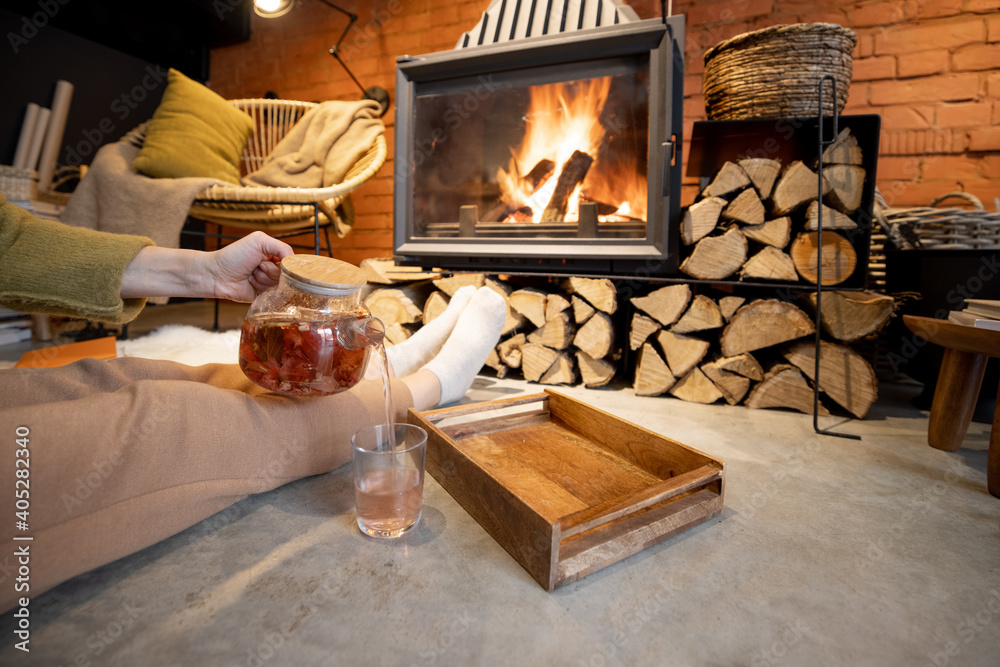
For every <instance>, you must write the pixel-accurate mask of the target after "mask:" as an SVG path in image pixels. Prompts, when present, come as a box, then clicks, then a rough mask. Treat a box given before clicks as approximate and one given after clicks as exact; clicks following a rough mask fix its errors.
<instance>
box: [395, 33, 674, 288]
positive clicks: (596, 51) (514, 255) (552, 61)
mask: <svg viewBox="0 0 1000 667" xmlns="http://www.w3.org/2000/svg"><path fill="white" fill-rule="evenodd" d="M630 57H645V58H648V59H649V70H650V71H649V75H650V99H649V119H648V120H649V124H648V128H649V137H648V182H649V188H648V189H649V193H648V204H647V205H648V211H647V216H646V219H647V222H646V236H645V238H636V239H628V238H575V239H566V238H532V239H531V240H530V241H528V240H526V239H524V238H523V237H521V238H518V237H508V238H496V237H494V238H489V239H470V238H468V237H466V238H421V237H417V236H415V234H414V233H413V227H414V221H413V204H412V203H413V201H414V174H415V169H416V168H417V167H416V165H417V155H416V147H415V143H414V131H415V127H414V125H415V102H416V98H417V95H418V94H419V93H420V92H421V88H422V87H423V88H424V89H426V88H427V87H432V86H440V85H442V82H447V81H449V80H459V79H469V78H475V77H479V76H486V75H489V74H496V73H499V72H516V71H522V70H523V71H529V70H531V69H540V70H541V71H545V70H544V69H543V68H547V70H548V71H550V72H551V71H553V70H556V69H562V68H566V69H567V71H569V69H571V68H578V69H579V71H580V72H581V74H583V75H585V74H586V72H587V69H586V67H587V64H588V63H600V62H608V61H611V60H613V59H615V58H630ZM683 74H684V17H683V16H677V17H672V18H669V19H667V20H666V21H661V20H659V19H654V20H647V21H638V22H633V23H627V24H618V25H612V26H606V27H600V28H594V29H591V30H583V31H576V32H572V33H565V34H555V35H545V36H540V37H532V38H527V39H523V40H516V41H511V42H504V43H501V44H497V45H492V46H479V47H475V48H471V49H460V50H456V51H448V52H442V53H434V54H429V55H424V56H419V57H410V56H402V57H400V58H399V59H398V60H397V67H396V128H395V129H396V139H395V153H394V157H393V160H394V199H393V218H394V225H393V228H394V233H393V247H394V251H395V256H396V261H397V262H399V263H400V264H409V265H424V266H430V265H433V266H436V267H440V268H448V269H458V270H473V269H476V270H485V271H491V272H500V271H510V272H525V273H544V274H552V273H575V274H583V273H586V274H601V275H611V276H614V275H624V274H631V273H632V272H633V271H634V269H635V266H636V265H637V264H641V265H646V266H648V267H650V269H651V271H652V272H653V273H667V274H669V273H673V272H674V271H675V270H676V266H677V252H676V249H677V248H678V243H679V238H678V231H677V227H678V225H677V221H678V220H679V217H680V196H681V178H682V168H681V150H680V147H681V145H682V141H683V95H684V90H683V89H684V77H683ZM455 222H457V221H455Z"/></svg>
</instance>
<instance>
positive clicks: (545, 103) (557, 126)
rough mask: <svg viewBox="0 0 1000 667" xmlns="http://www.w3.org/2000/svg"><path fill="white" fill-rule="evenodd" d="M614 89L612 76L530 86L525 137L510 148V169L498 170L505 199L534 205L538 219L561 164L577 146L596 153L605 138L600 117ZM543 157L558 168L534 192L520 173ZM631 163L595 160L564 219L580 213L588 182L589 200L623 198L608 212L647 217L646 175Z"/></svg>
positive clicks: (534, 217) (518, 205) (516, 205)
mask: <svg viewBox="0 0 1000 667" xmlns="http://www.w3.org/2000/svg"><path fill="white" fill-rule="evenodd" d="M610 89H611V77H600V78H596V79H589V80H583V81H576V82H573V83H553V84H547V85H540V86H532V88H531V101H530V104H529V106H528V112H527V113H526V114H525V117H524V120H525V135H524V138H523V140H522V141H521V145H520V146H519V147H518V148H517V149H516V150H515V149H511V156H512V157H511V160H510V164H509V166H508V169H507V170H504V169H503V168H500V169H498V170H497V182H498V184H499V185H500V190H501V192H502V195H503V200H504V202H506V203H507V204H508V205H509V206H511V207H512V208H521V207H524V206H528V207H531V210H532V221H533V222H540V220H541V217H542V212H543V211H544V209H545V206H546V205H547V204H548V202H549V199H551V197H552V193H553V190H554V189H555V186H556V183H557V182H558V180H559V175H560V173H561V172H562V167H563V165H564V164H565V163H566V161H567V160H568V159H569V158H570V156H571V155H572V154H573V152H574V151H576V150H580V151H583V152H584V153H587V154H588V155H590V156H591V157H593V158H595V160H597V159H598V152H599V149H600V148H601V144H602V142H604V141H606V138H605V134H606V132H605V129H604V127H603V126H602V125H601V122H600V117H601V112H602V110H603V109H604V105H605V102H607V99H608V93H609V91H610ZM545 159H548V160H552V161H554V162H555V165H556V167H555V172H554V173H553V174H552V175H551V176H550V177H549V178H548V180H547V181H546V182H545V184H544V185H543V186H542V187H541V188H539V189H538V191H536V192H534V193H532V192H531V191H530V189H529V188H528V187H526V185H527V184H526V183H524V182H523V181H522V177H523V176H524V175H526V174H527V173H528V172H529V171H530V170H531V169H532V168H533V167H534V166H535V165H536V164H538V163H539V162H540V161H542V160H545ZM632 167H633V168H632V169H629V168H628V165H607V164H601V163H600V161H599V160H598V161H595V163H594V164H593V165H592V166H591V169H590V171H589V172H588V175H587V178H586V179H585V180H584V183H581V184H578V185H577V187H576V189H575V190H574V191H573V193H572V195H571V196H570V199H569V205H568V207H567V211H566V218H565V219H566V220H568V221H574V220H577V219H578V218H579V206H580V194H581V192H582V191H583V190H584V188H586V191H587V194H588V196H589V198H590V199H591V200H594V201H601V202H605V203H615V202H620V204H621V206H620V208H619V210H618V211H617V212H616V213H615V214H613V215H612V216H609V217H611V218H614V217H619V216H625V217H629V216H631V217H633V218H642V219H645V216H646V177H645V174H639V173H638V171H637V170H636V169H635V168H634V167H635V165H634V164H633V165H632Z"/></svg>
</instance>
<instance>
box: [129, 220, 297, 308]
mask: <svg viewBox="0 0 1000 667" xmlns="http://www.w3.org/2000/svg"><path fill="white" fill-rule="evenodd" d="M293 252H294V251H293V250H292V247H291V246H290V245H288V244H287V243H284V242H282V241H279V240H277V239H274V238H271V237H270V236H268V235H267V234H265V233H264V232H254V233H252V234H250V235H249V236H244V237H243V238H241V239H239V240H238V241H236V242H234V243H231V244H229V245H227V246H225V247H224V248H222V249H220V250H215V251H212V252H202V251H200V250H185V249H179V248H160V247H157V246H148V247H145V248H143V249H142V250H140V251H139V254H137V255H136V256H135V258H134V259H133V260H132V262H131V263H130V264H129V265H128V266H127V267H125V273H124V274H123V275H122V287H121V296H122V298H123V299H128V298H141V297H154V296H186V297H212V298H217V299H231V300H233V301H244V302H247V301H253V299H254V297H255V296H257V295H258V294H260V293H261V292H263V291H264V290H266V289H267V288H268V287H271V286H273V285H275V284H277V282H278V275H279V274H280V273H281V269H280V267H279V266H278V264H279V263H280V262H281V260H282V258H284V257H287V256H288V255H291V254H292V253H293Z"/></svg>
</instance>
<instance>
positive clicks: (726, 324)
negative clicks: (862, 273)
mask: <svg viewBox="0 0 1000 667" xmlns="http://www.w3.org/2000/svg"><path fill="white" fill-rule="evenodd" d="M631 301H632V305H633V306H634V307H635V313H634V314H633V317H632V323H631V330H630V335H629V346H630V348H631V349H632V350H634V351H636V352H637V355H636V356H637V362H636V369H635V384H634V387H635V393H636V395H639V396H657V395H660V394H664V393H669V394H670V395H672V396H675V397H677V398H680V399H683V400H686V401H693V402H696V403H715V402H716V401H719V400H725V401H726V402H727V403H729V404H730V405H737V404H741V403H742V404H744V405H746V406H747V407H750V408H772V407H781V408H792V409H795V410H799V411H801V412H806V413H812V411H813V389H812V382H813V381H814V379H815V349H816V348H815V327H814V324H813V322H814V320H813V318H811V317H810V316H809V315H808V314H807V313H806V312H805V311H804V310H803V309H801V308H799V307H798V306H797V305H795V304H793V303H789V302H785V301H779V300H777V299H758V300H754V301H749V302H747V301H745V299H744V298H742V297H738V296H723V297H721V298H719V299H713V298H711V297H709V296H706V295H704V294H693V293H692V290H691V288H690V287H689V286H688V285H685V284H678V285H670V286H667V287H661V288H659V289H656V290H654V291H652V292H650V293H649V294H648V295H646V296H641V297H636V298H633V299H632V300H631ZM809 304H815V295H812V297H811V299H807V300H806V307H807V308H809V307H810V306H809ZM822 310H823V316H822V325H823V331H824V333H826V334H827V338H832V339H833V340H823V342H822V343H821V347H820V374H819V389H820V392H821V393H822V394H824V395H825V396H827V397H829V398H830V399H832V400H833V401H834V402H835V403H837V404H838V405H840V406H841V407H843V408H844V409H845V410H847V411H848V412H850V413H851V414H852V415H854V416H856V417H858V418H863V417H864V416H865V415H866V414H867V413H868V410H869V408H870V407H871V405H872V403H874V402H875V398H876V397H877V382H876V379H875V373H874V371H873V370H872V367H871V365H870V364H869V363H868V362H867V361H866V360H865V359H864V358H863V357H861V356H860V355H859V354H857V353H856V352H854V351H853V350H852V349H851V348H850V347H849V346H848V345H847V344H846V343H849V342H851V341H854V340H858V339H860V338H862V337H865V336H868V335H870V334H872V333H874V332H875V331H877V330H878V329H879V328H881V327H882V326H883V325H884V324H885V323H886V322H887V321H888V319H889V317H890V315H891V314H892V312H893V300H892V298H891V297H886V296H884V295H879V294H875V293H865V292H862V293H853V292H828V293H826V294H825V295H824V296H823V301H822ZM820 408H821V410H820V411H821V413H822V414H829V413H828V411H827V410H826V408H825V407H823V406H822V404H821V406H820Z"/></svg>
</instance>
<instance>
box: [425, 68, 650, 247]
mask: <svg viewBox="0 0 1000 667" xmlns="http://www.w3.org/2000/svg"><path fill="white" fill-rule="evenodd" d="M600 69H601V70H603V71H601V72H591V73H592V74H598V75H597V76H587V77H586V78H573V79H572V80H569V81H563V80H559V78H560V76H559V75H560V74H561V72H559V71H550V72H541V71H528V72H518V73H517V74H516V75H514V76H513V77H511V76H506V77H505V76H503V75H491V76H490V77H489V79H484V80H483V81H476V82H474V81H470V82H467V83H468V84H471V90H469V86H466V85H462V84H463V83H465V82H459V83H458V86H459V90H457V91H455V92H449V90H448V89H449V88H452V87H453V86H452V85H449V86H445V87H444V90H442V91H437V90H428V91H426V92H423V93H422V94H420V95H419V96H418V97H417V99H416V104H415V108H414V111H415V123H414V125H415V133H414V141H415V143H416V146H417V152H416V155H415V166H416V171H415V174H414V201H413V224H414V232H415V235H416V236H418V237H432V238H437V237H444V238H447V237H455V236H460V235H463V232H464V233H468V232H472V234H473V236H475V237H477V238H478V237H510V238H518V239H527V240H530V239H539V238H564V237H577V238H580V237H581V236H580V235H581V234H584V235H585V237H586V238H645V237H646V219H647V211H646V209H647V197H648V194H649V192H648V190H649V188H648V182H647V179H648V173H647V172H648V160H649V155H648V138H649V127H648V120H649V67H648V63H643V62H638V61H635V60H632V61H631V62H622V63H618V62H616V63H608V64H604V65H603V66H602V67H601V68H600ZM505 79H512V80H505ZM550 79H556V80H555V81H553V82H551V83H541V82H542V81H546V80H550ZM529 81H530V82H531V83H529ZM477 84H478V85H477ZM463 88H464V90H462V89H463ZM586 204H591V206H587V205H586ZM581 218H582V219H581ZM463 225H464V226H463Z"/></svg>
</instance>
